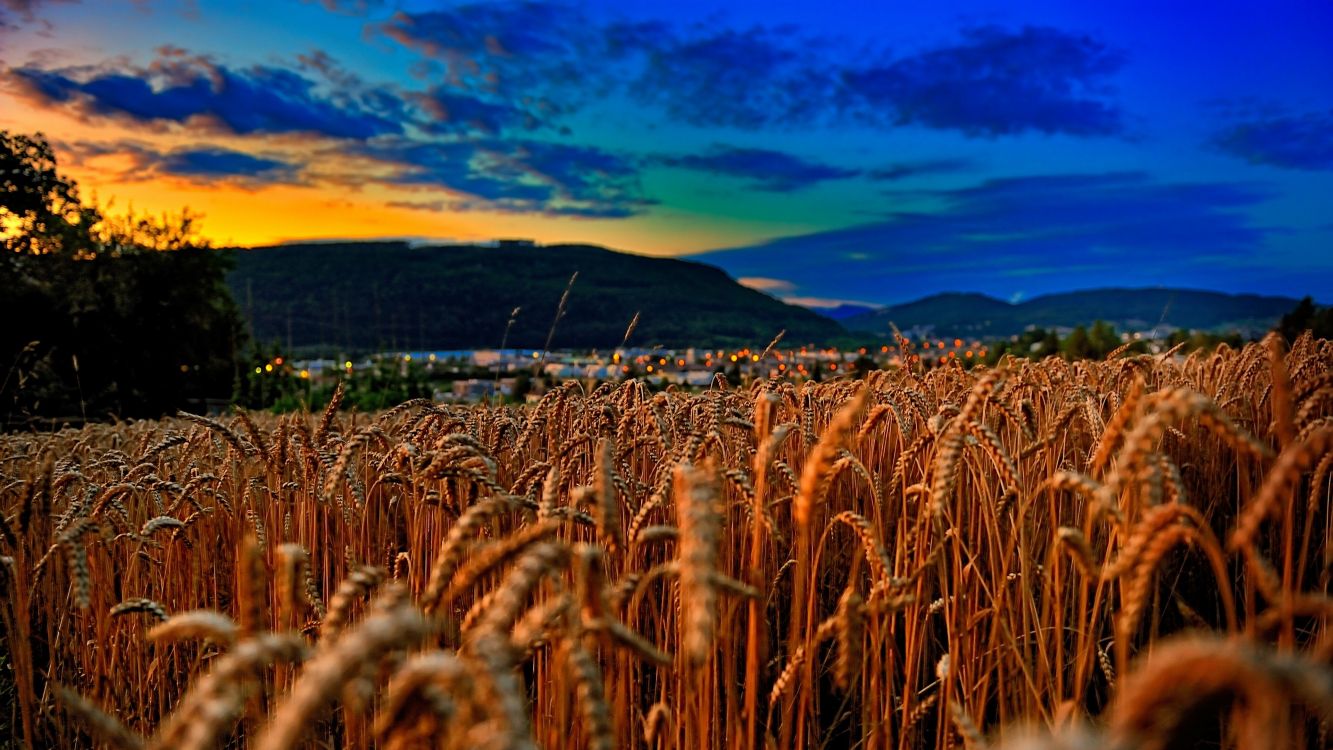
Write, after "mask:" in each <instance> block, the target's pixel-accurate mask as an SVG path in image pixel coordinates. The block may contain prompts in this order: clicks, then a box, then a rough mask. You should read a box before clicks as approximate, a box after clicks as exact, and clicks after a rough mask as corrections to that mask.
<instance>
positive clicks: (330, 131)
mask: <svg viewBox="0 0 1333 750" xmlns="http://www.w3.org/2000/svg"><path fill="white" fill-rule="evenodd" d="M4 78H5V79H6V81H7V82H8V84H9V85H10V86H11V87H12V88H14V89H15V90H16V91H17V92H18V93H19V94H20V95H21V96H23V97H25V98H27V99H29V100H31V101H35V102H37V103H39V104H43V105H46V106H56V105H67V106H73V107H75V108H77V109H78V110H79V111H81V112H83V113H84V114H85V115H88V116H102V117H109V116H116V117H126V118H129V119H131V120H134V121H138V122H143V123H161V124H165V123H186V122H188V121H193V120H195V119H196V118H198V119H203V120H207V121H211V122H213V123H216V125H217V127H218V128H219V129H221V130H223V131H226V132H230V133H235V134H238V135H249V134H275V133H315V134H319V135H325V136H330V137H334V138H349V139H367V138H371V137H373V136H377V135H384V134H396V133H401V132H402V130H403V128H402V125H401V124H400V121H399V119H397V118H398V117H399V116H401V114H402V108H401V102H399V101H397V100H396V99H395V98H394V97H391V96H386V95H385V94H384V93H383V92H371V93H369V94H367V95H365V96H358V95H355V94H349V93H341V94H338V95H331V94H323V93H321V92H320V91H318V90H317V88H316V85H315V82H314V81H312V80H311V79H309V78H307V77H305V76H303V75H301V74H299V73H297V72H295V71H292V70H288V69H285V68H278V67H272V66H262V65H256V66H254V67H251V68H247V69H245V70H236V69H232V68H229V67H226V66H224V65H220V64H217V63H214V62H212V61H211V60H209V59H208V58H205V57H191V56H188V55H186V54H185V53H184V52H183V51H182V50H176V49H171V48H167V49H165V50H163V55H162V56H161V57H159V59H158V60H156V61H155V62H154V63H153V64H152V65H151V66H150V67H148V68H135V67H130V66H125V67H123V68H119V69H117V68H115V67H111V66H104V67H101V68H88V67H78V68H74V67H67V68H53V69H45V68H39V67H33V66H28V67H21V68H11V69H10V70H9V71H8V72H7V73H6V74H5V76H4Z"/></svg>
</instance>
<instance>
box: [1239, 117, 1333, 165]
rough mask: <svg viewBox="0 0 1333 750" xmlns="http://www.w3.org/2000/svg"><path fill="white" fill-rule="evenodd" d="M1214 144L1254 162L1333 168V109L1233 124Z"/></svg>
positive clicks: (1253, 119) (1257, 118)
mask: <svg viewBox="0 0 1333 750" xmlns="http://www.w3.org/2000/svg"><path fill="white" fill-rule="evenodd" d="M1212 144H1213V146H1215V147H1216V148H1218V149H1220V150H1221V151H1222V152H1223V153H1226V154H1229V155H1231V156H1234V157H1236V158H1239V159H1244V160H1245V161H1248V162H1250V163H1251V164H1264V165H1267V166H1270V167H1279V168H1282V169H1307V170H1326V169H1333V109H1331V110H1328V111H1327V112H1307V113H1303V114H1270V115H1267V116H1260V117H1255V118H1251V119H1245V120H1242V121H1240V122H1236V123H1233V124H1231V125H1229V126H1228V127H1226V128H1225V129H1223V130H1221V131H1220V132H1218V133H1217V134H1215V135H1214V136H1213V140H1212Z"/></svg>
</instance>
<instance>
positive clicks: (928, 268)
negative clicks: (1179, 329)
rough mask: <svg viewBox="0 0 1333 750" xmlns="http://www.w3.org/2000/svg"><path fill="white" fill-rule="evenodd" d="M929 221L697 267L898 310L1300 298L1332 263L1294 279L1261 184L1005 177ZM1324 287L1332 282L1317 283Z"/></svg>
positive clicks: (817, 238) (944, 200) (889, 224)
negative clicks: (1163, 288) (1023, 298)
mask: <svg viewBox="0 0 1333 750" xmlns="http://www.w3.org/2000/svg"><path fill="white" fill-rule="evenodd" d="M927 195H928V196H929V197H932V198H934V199H935V200H934V202H935V203H938V204H939V205H940V208H939V209H936V210H932V211H930V212H895V213H889V214H887V216H886V218H885V220H883V221H880V222H875V223H870V224H864V225H861V226H855V227H849V228H845V229H839V230H833V231H827V232H819V233H815V234H809V235H803V236H796V237H787V238H782V239H776V240H773V241H770V242H766V243H763V244H760V245H755V246H751V247H745V248H736V249H730V250H719V251H714V252H710V253H706V254H703V255H700V256H695V257H696V258H697V259H699V260H702V261H704V262H706V263H710V264H712V265H717V266H720V267H722V268H723V269H725V270H726V271H728V272H729V273H731V274H732V275H733V276H737V277H752V276H755V277H766V278H784V279H793V280H795V281H796V283H797V288H796V289H795V290H792V292H793V293H792V294H791V295H790V296H815V297H835V298H840V299H845V298H857V299H865V300H875V301H878V302H881V303H891V302H898V301H904V300H907V299H915V298H917V297H922V296H925V295H927V294H931V293H934V292H940V291H980V292H985V293H988V294H991V295H993V296H996V297H1000V298H1008V297H1010V296H1011V295H1013V294H1014V293H1016V292H1018V291H1020V290H1022V291H1024V292H1026V293H1027V294H1029V295H1034V294H1042V293H1046V292H1050V291H1060V290H1066V289H1070V288H1081V287H1088V286H1112V285H1124V286H1152V285H1159V284H1168V285H1180V286H1189V287H1197V288H1217V289H1223V290H1226V289H1234V290H1236V291H1246V290H1248V291H1255V290H1256V289H1255V288H1254V287H1255V286H1265V285H1266V287H1265V288H1266V291H1271V292H1288V293H1289V292H1291V291H1292V289H1295V288H1298V287H1306V286H1308V285H1309V284H1315V283H1322V284H1323V285H1324V286H1325V287H1327V286H1329V285H1330V284H1333V264H1330V263H1324V264H1323V265H1322V266H1320V267H1319V268H1308V269H1296V268H1284V267H1282V266H1281V264H1280V263H1278V262H1277V261H1276V258H1275V257H1274V256H1272V255H1270V254H1269V253H1268V252H1267V251H1266V249H1265V248H1266V240H1267V239H1268V238H1269V236H1270V235H1271V234H1272V230H1269V229H1266V228H1264V227H1260V226H1255V225H1253V224H1252V223H1251V220H1250V219H1249V217H1248V212H1247V209H1249V208H1250V207H1252V206H1254V205H1256V204H1258V203H1261V202H1263V201H1264V200H1266V199H1267V198H1268V197H1269V196H1268V194H1267V193H1266V192H1265V191H1263V190H1261V189H1259V188H1257V187H1255V186H1252V185H1244V184H1231V183H1168V182H1161V181H1158V180H1156V179H1153V178H1152V177H1150V176H1148V175H1146V174H1143V173H1137V172H1125V173H1098V174H1072V175H1052V176H1037V177H1017V178H1006V179H996V180H990V181H987V182H983V183H981V184H979V185H976V186H972V187H967V188H962V189H955V190H941V191H932V192H930V193H927ZM1318 279H1322V281H1317V280H1318Z"/></svg>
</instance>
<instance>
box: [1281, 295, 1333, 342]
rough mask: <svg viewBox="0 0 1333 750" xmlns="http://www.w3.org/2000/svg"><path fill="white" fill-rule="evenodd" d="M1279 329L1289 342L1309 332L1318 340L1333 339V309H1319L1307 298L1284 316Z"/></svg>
mask: <svg viewBox="0 0 1333 750" xmlns="http://www.w3.org/2000/svg"><path fill="white" fill-rule="evenodd" d="M1277 329H1278V331H1279V332H1281V333H1282V335H1283V336H1285V337H1286V338H1287V341H1295V340H1296V337H1297V336H1300V335H1301V334H1302V333H1304V332H1305V331H1307V330H1308V331H1311V332H1313V333H1314V335H1315V336H1316V337H1318V338H1325V339H1326V338H1333V307H1319V306H1317V305H1315V303H1314V300H1313V299H1311V298H1310V297H1306V298H1305V299H1303V300H1301V301H1300V304H1298V305H1296V307H1295V308H1294V309H1293V310H1292V311H1291V312H1289V313H1287V314H1286V315H1283V316H1282V320H1281V322H1279V323H1278V326H1277Z"/></svg>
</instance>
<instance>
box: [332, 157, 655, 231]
mask: <svg viewBox="0 0 1333 750" xmlns="http://www.w3.org/2000/svg"><path fill="white" fill-rule="evenodd" d="M355 153H357V154H358V155H360V156H364V157H367V158H370V159H374V160H376V161H379V162H381V163H383V164H386V165H389V166H391V167H392V168H393V169H394V170H395V171H394V173H393V174H392V175H390V176H388V177H387V178H384V179H385V182H387V183H388V184H391V185H397V186H401V187H415V188H422V189H430V188H436V189H441V190H447V191H450V192H453V193H457V194H458V195H457V196H456V197H455V198H454V199H453V200H451V201H449V202H448V205H449V208H451V209H452V210H459V211H495V212H502V213H541V214H546V215H549V216H575V217H583V218H624V217H628V216H633V215H636V214H638V213H642V212H643V211H644V210H645V209H646V208H647V207H648V206H649V205H652V203H653V201H651V200H649V199H648V198H646V197H644V196H643V193H642V188H641V186H640V185H639V179H638V168H637V166H636V165H635V163H634V161H633V160H631V159H628V158H626V157H624V156H621V155H618V154H613V153H610V152H607V151H602V150H600V149H597V148H595V147H591V146H573V145H567V144H562V143H551V142H545V141H533V140H515V141H510V140H501V139H489V140H477V141H459V142H448V143H426V142H420V141H411V140H407V139H399V140H396V141H385V142H376V143H374V144H365V145H362V146H359V147H358V148H357V149H356V150H355Z"/></svg>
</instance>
